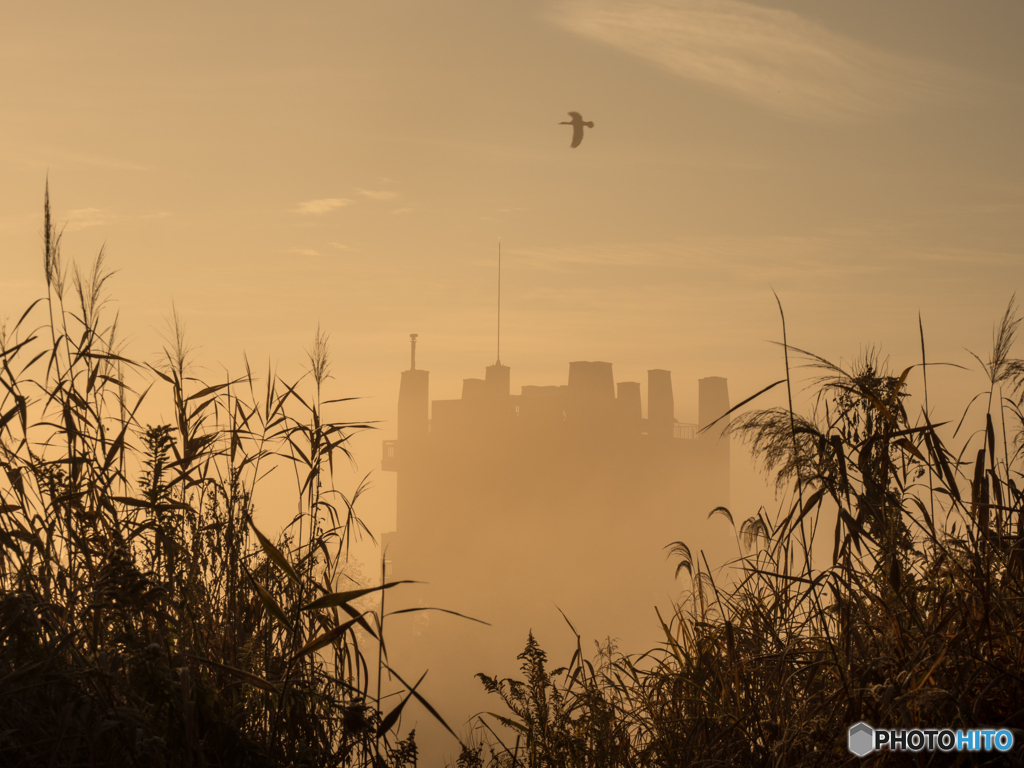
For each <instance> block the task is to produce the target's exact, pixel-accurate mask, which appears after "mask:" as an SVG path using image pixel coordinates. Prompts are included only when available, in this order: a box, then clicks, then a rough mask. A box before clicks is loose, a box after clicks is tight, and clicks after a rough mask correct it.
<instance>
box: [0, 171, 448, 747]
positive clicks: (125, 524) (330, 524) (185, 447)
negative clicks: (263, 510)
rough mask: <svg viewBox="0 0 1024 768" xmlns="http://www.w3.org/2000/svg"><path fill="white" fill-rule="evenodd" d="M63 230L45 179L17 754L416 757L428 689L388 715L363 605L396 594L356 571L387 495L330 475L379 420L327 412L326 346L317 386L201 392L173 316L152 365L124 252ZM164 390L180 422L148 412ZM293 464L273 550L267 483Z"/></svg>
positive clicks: (13, 448) (7, 475) (10, 695)
mask: <svg viewBox="0 0 1024 768" xmlns="http://www.w3.org/2000/svg"><path fill="white" fill-rule="evenodd" d="M61 236H62V231H60V230H58V229H57V227H56V226H55V225H54V223H53V221H52V218H51V212H50V204H49V191H48V189H47V193H46V198H45V203H44V227H43V241H44V243H43V248H44V259H43V261H44V268H45V276H46V289H47V292H46V295H45V296H44V297H42V298H41V299H39V300H38V301H36V302H34V303H33V304H32V305H31V306H30V307H29V308H28V309H27V310H26V311H25V312H24V313H23V314H22V315H21V316H20V318H19V319H18V320H17V321H16V322H14V323H13V324H12V325H10V326H9V327H4V328H3V330H2V333H0V469H2V475H0V764H3V765H5V766H21V765H24V766H35V765H47V766H55V767H59V766H72V765H74V766H99V765H117V766H147V767H148V766H193V765H194V766H228V765H230V766H249V765H252V766H275V765H309V766H348V765H351V766H369V765H373V766H400V765H411V764H415V762H416V758H417V749H416V744H415V739H414V737H413V736H410V737H408V738H406V739H404V740H402V739H399V738H397V736H396V733H397V730H396V728H397V726H398V725H399V721H400V717H401V713H402V711H403V707H404V706H405V704H406V703H407V702H408V701H410V700H411V699H413V698H415V699H419V700H420V701H422V699H421V698H420V697H419V694H418V693H416V689H415V686H406V687H405V688H404V689H403V690H401V692H400V693H399V694H397V695H395V696H394V699H393V700H385V701H382V699H381V694H380V686H379V680H380V676H381V674H387V673H388V672H389V669H388V662H387V654H386V650H385V649H384V643H383V633H382V631H381V628H382V624H383V619H382V617H381V615H380V612H379V610H376V609H375V606H374V605H373V604H372V602H371V604H370V605H369V606H367V605H365V603H366V601H367V600H369V599H370V598H367V596H371V597H372V596H373V594H374V593H378V592H381V591H382V590H387V589H390V588H392V587H394V586H396V583H384V582H383V580H382V581H381V582H378V583H376V584H374V585H366V584H361V583H356V582H355V581H354V580H353V578H352V576H351V570H352V569H351V568H350V567H349V563H350V559H349V547H350V545H351V544H352V543H353V542H354V541H355V540H357V539H358V537H359V536H360V535H363V534H366V533H367V531H366V529H365V526H363V524H362V521H361V520H360V519H359V517H358V515H357V514H356V508H355V505H356V502H357V499H358V496H359V495H360V494H361V493H362V492H363V490H365V484H362V485H360V486H359V488H358V489H357V490H356V492H355V493H354V494H351V496H348V495H346V494H344V493H342V492H341V491H339V490H337V489H335V488H334V487H333V483H332V478H333V474H334V469H335V465H336V464H337V463H338V462H339V461H345V460H347V459H350V458H351V454H350V452H349V446H350V443H351V440H352V438H353V436H354V435H356V434H358V433H359V432H361V431H364V430H366V429H368V428H370V427H371V425H370V424H368V423H354V422H343V421H332V420H330V419H327V418H325V411H326V410H329V409H330V408H333V407H334V405H335V404H336V403H338V402H341V401H339V400H332V399H329V398H328V397H327V393H326V387H327V386H328V379H329V378H330V374H329V369H330V358H329V353H328V346H327V339H326V337H325V336H324V335H323V334H321V333H320V332H319V331H318V332H317V336H316V338H315V341H314V344H313V346H312V348H311V349H310V350H309V354H308V357H309V373H308V374H307V375H306V376H304V377H302V378H300V379H299V380H297V381H292V382H287V381H285V380H284V379H282V378H280V377H278V376H277V375H276V374H275V373H274V372H273V371H272V370H271V371H268V372H267V375H266V377H265V379H264V380H263V383H262V385H261V384H260V383H259V381H258V379H257V377H256V376H255V375H254V374H253V372H252V371H251V370H250V367H249V364H248V362H246V364H245V372H244V375H241V376H238V377H237V378H230V377H225V378H224V379H223V380H219V381H215V382H203V381H200V380H198V379H197V378H195V377H194V376H193V375H192V374H191V368H190V365H189V347H188V343H187V339H186V335H185V331H184V324H183V323H182V322H181V321H180V318H178V317H177V315H175V316H174V319H173V321H172V323H171V331H170V334H169V338H168V343H167V346H166V348H165V349H164V351H163V355H162V360H161V362H160V363H159V364H156V365H145V364H141V363H139V362H136V361H133V360H132V359H130V358H129V357H127V356H126V354H125V352H124V350H123V348H122V347H121V345H120V343H119V340H118V333H117V328H118V325H117V318H116V317H114V318H113V319H111V318H110V317H109V311H108V307H107V306H106V295H107V294H106V291H107V286H108V281H109V280H110V277H111V273H110V272H109V271H108V270H107V269H106V267H105V265H104V259H103V253H102V251H101V252H100V254H99V256H98V257H97V258H96V260H95V263H94V265H93V267H92V269H91V270H81V269H79V268H77V267H72V268H70V269H69V268H68V267H67V266H66V265H65V264H64V262H63V260H62V256H61V239H62V237H61ZM40 315H41V317H40ZM155 397H163V398H167V399H166V400H164V401H163V402H164V403H166V404H169V411H170V413H172V414H173V416H172V419H171V420H170V421H171V423H166V424H155V425H150V424H144V423H142V422H141V421H140V414H141V413H145V412H150V411H151V410H152V409H149V410H147V409H146V408H144V403H148V401H150V400H152V399H153V398H155ZM165 407H166V406H165ZM281 462H285V463H287V464H290V465H291V466H292V467H294V468H295V474H296V479H297V483H296V493H295V499H296V500H297V504H296V511H295V514H294V518H293V519H292V521H291V523H290V524H289V525H287V526H286V527H285V528H284V530H283V531H282V533H281V534H280V536H279V537H275V538H273V539H272V538H271V537H270V536H268V535H266V534H265V533H264V532H263V531H262V530H261V529H260V528H259V527H257V524H256V522H255V518H256V516H257V515H256V508H255V502H254V492H255V489H256V486H257V484H258V483H259V481H260V479H261V478H262V477H263V476H265V474H266V472H267V471H268V470H269V468H270V467H271V466H272V465H274V464H275V463H278V464H279V463H281ZM361 598H362V600H361ZM398 679H399V681H401V678H398ZM421 679H422V678H421ZM402 685H404V683H402ZM423 703H424V704H426V702H423ZM427 706H428V708H429V705H427ZM431 711H433V710H431ZM435 714H436V713H435Z"/></svg>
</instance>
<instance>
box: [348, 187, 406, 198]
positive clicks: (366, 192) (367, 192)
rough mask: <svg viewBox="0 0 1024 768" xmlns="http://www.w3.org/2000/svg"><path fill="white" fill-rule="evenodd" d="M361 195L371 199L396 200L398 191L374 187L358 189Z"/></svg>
mask: <svg viewBox="0 0 1024 768" xmlns="http://www.w3.org/2000/svg"><path fill="white" fill-rule="evenodd" d="M356 191H357V192H359V194H360V195H363V196H364V197H368V198H370V199H371V200H394V199H395V198H397V197H398V193H397V192H388V191H387V190H381V191H377V190H372V189H359V190H356Z"/></svg>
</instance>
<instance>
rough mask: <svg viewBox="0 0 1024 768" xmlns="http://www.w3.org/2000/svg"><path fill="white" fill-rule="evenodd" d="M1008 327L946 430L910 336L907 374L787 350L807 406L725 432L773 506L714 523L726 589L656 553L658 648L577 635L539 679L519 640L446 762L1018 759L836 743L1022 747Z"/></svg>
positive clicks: (719, 513) (674, 549)
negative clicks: (977, 387) (977, 736)
mask: <svg viewBox="0 0 1024 768" xmlns="http://www.w3.org/2000/svg"><path fill="white" fill-rule="evenodd" d="M780 309H781V306H780ZM1018 325H1019V320H1018V319H1017V317H1016V311H1015V305H1014V301H1013V300H1012V299H1011V301H1010V303H1009V306H1008V307H1007V310H1006V312H1005V314H1004V315H1003V317H1002V319H1001V320H1000V321H999V322H998V324H997V326H996V329H995V333H994V338H993V349H992V352H991V354H990V356H989V357H988V359H987V360H982V359H981V358H980V357H977V356H975V358H976V360H977V362H978V363H979V364H980V365H981V368H982V372H983V374H984V376H985V379H986V382H985V388H984V391H982V392H981V393H980V394H979V395H978V396H977V397H975V398H974V400H972V401H971V403H970V404H969V405H968V406H967V408H966V409H965V410H964V411H963V412H962V413H955V414H952V416H951V420H950V421H947V422H942V423H936V421H935V419H934V418H933V416H932V403H930V402H929V399H928V384H927V382H928V372H929V370H930V369H933V365H932V364H931V363H929V362H928V361H927V359H926V354H925V344H924V333H923V330H922V331H921V361H920V362H917V363H914V364H912V365H909V366H907V367H906V368H905V369H904V370H902V371H900V372H898V373H896V372H890V371H889V370H888V369H887V367H886V365H885V363H884V361H882V360H880V359H879V357H878V355H877V354H876V353H874V352H870V351H869V352H867V353H864V354H862V355H861V356H860V357H859V358H858V359H857V360H856V361H855V362H854V363H853V364H852V365H850V366H848V367H842V366H839V365H835V364H833V363H831V362H830V361H828V360H826V359H824V358H822V357H820V356H817V355H814V354H812V353H808V352H804V351H801V350H798V349H795V348H793V347H790V346H789V345H788V344H786V343H785V342H784V344H783V349H784V351H785V353H786V373H787V376H786V379H783V380H781V381H779V382H776V383H775V384H774V385H771V386H777V385H781V384H784V383H785V384H787V385H789V382H790V369H789V365H790V364H789V356H790V354H791V353H792V354H793V355H794V356H795V357H797V358H799V359H801V360H802V361H803V364H804V365H807V366H810V368H811V369H812V370H813V371H814V372H815V378H814V379H813V381H812V391H813V393H814V395H815V397H814V399H813V402H814V406H813V409H812V412H811V413H810V414H807V415H805V414H801V413H797V412H795V411H794V409H793V407H792V396H791V395H790V398H789V403H790V405H789V407H784V408H768V409H762V410H754V411H749V412H745V413H742V414H740V415H738V416H734V418H733V421H732V423H731V426H730V430H731V431H732V432H733V433H735V434H737V435H739V436H740V437H742V438H743V439H745V440H746V441H747V442H748V443H749V445H750V446H751V448H752V450H753V452H754V454H755V455H756V456H757V457H759V458H760V460H761V461H762V462H763V465H764V467H765V468H766V470H767V471H768V472H769V473H770V474H771V475H772V476H774V479H775V480H776V482H777V484H778V487H779V488H780V489H784V490H786V491H787V495H786V496H785V498H787V499H788V501H787V502H785V503H784V505H783V507H782V509H781V511H780V512H779V513H778V514H777V515H770V514H768V513H767V512H766V511H765V510H764V508H762V509H760V510H758V512H757V513H756V514H755V515H753V516H750V517H748V518H747V519H745V520H743V521H742V522H741V524H740V525H739V527H738V529H737V528H735V524H734V520H733V515H732V512H731V511H730V510H728V509H725V508H718V509H716V510H713V511H712V512H711V514H710V516H713V517H716V518H720V519H722V521H723V525H732V526H733V527H734V531H735V534H736V538H737V542H738V545H739V548H740V552H739V556H738V558H737V559H736V560H735V561H734V562H733V563H732V567H731V570H730V572H729V576H728V578H725V579H724V580H723V579H722V578H721V577H718V580H716V578H715V577H714V575H713V573H714V572H713V571H712V569H711V568H710V567H708V564H707V562H706V560H704V558H703V555H702V554H700V553H698V556H697V557H694V556H693V554H692V550H691V549H690V547H689V546H688V545H687V544H686V542H683V541H677V542H674V543H672V544H671V545H669V547H668V549H669V554H670V556H671V557H672V558H673V560H674V561H675V563H676V573H677V576H681V577H683V578H687V579H689V583H690V589H689V591H688V593H687V595H688V596H687V597H686V599H684V600H682V601H681V603H680V604H678V605H677V606H676V608H675V611H674V613H673V614H672V615H670V616H667V617H664V618H663V617H661V616H660V615H659V616H658V620H660V621H661V629H662V632H663V635H664V642H663V644H662V645H661V646H660V647H658V648H655V649H652V650H651V651H649V652H647V653H645V654H642V655H637V656H625V655H622V654H618V653H615V652H614V649H612V648H609V647H604V648H602V649H600V652H599V654H598V656H597V659H596V661H590V660H588V659H587V658H586V656H585V654H584V653H583V651H582V647H581V645H580V642H579V636H578V635H577V636H576V637H577V648H576V652H575V654H574V655H573V656H572V658H571V660H570V663H569V665H568V666H566V667H562V668H559V669H554V670H551V671H548V669H547V657H546V654H545V653H544V651H543V650H541V649H540V647H539V646H538V645H537V643H536V641H535V640H534V638H533V637H532V635H531V636H530V638H529V641H528V643H527V646H526V649H525V650H524V652H523V654H521V655H520V657H519V658H520V660H521V661H522V672H523V676H522V678H521V679H511V678H510V679H506V680H497V679H495V678H491V677H488V676H486V675H481V676H480V677H481V680H482V682H483V684H484V686H485V687H486V689H487V690H488V691H489V692H491V693H492V694H494V695H495V696H496V697H498V698H499V699H500V700H501V701H502V702H503V703H504V705H505V708H506V710H507V711H506V712H504V713H501V712H495V713H492V714H483V715H481V716H480V718H479V719H478V729H479V732H480V739H479V741H478V743H477V744H475V745H473V746H467V747H465V748H464V749H463V752H462V754H461V755H460V756H459V758H458V761H457V764H458V765H459V766H464V767H467V768H468V767H469V766H482V765H485V764H486V765H489V766H529V767H530V768H539V767H540V766H556V765H557V766H597V765H601V766H681V765H692V766H726V765H728V766H825V765H842V764H849V765H861V764H864V763H865V762H869V763H870V764H872V765H904V764H905V765H911V764H912V765H925V764H927V765H950V764H964V765H966V764H972V765H977V764H991V765H996V764H998V765H1018V764H1020V763H1021V759H1020V758H1019V756H1018V755H1019V749H1015V751H1014V752H1013V753H1009V754H1003V753H999V752H993V753H974V754H970V755H968V754H966V753H964V754H957V753H951V754H945V753H941V752H936V753H934V754H931V753H921V754H917V755H915V754H910V753H898V752H889V751H883V752H880V753H875V754H874V755H873V756H872V757H871V758H870V759H868V760H866V761H865V760H862V759H861V758H858V757H854V756H853V755H852V754H850V753H849V752H848V750H847V746H846V732H847V729H848V727H849V726H851V725H852V724H854V723H856V722H857V721H860V720H866V721H868V722H871V723H873V724H874V725H876V726H879V727H887V728H901V727H904V728H912V727H920V728H925V727H933V728H946V727H948V728H965V729H966V728H975V727H992V728H1007V729H1010V730H1011V731H1012V732H1013V733H1014V735H1015V738H1016V740H1017V741H1018V743H1019V742H1021V741H1022V740H1024V498H1022V493H1021V490H1020V488H1019V486H1018V483H1019V480H1020V476H1021V474H1020V473H1021V452H1022V451H1024V419H1022V402H1024V363H1022V361H1020V360H1018V359H1014V358H1012V357H1011V356H1010V353H1011V348H1012V344H1013V341H1014V337H1015V334H1016V332H1017V330H1018ZM915 369H920V372H921V373H922V374H924V375H923V376H922V379H921V380H922V390H921V395H922V398H921V400H919V401H917V402H916V404H915V401H914V400H912V399H911V393H910V391H909V385H908V381H909V377H910V376H911V374H912V373H913V372H914V371H915ZM770 388H771V387H767V388H766V390H767V389H770ZM766 390H762V392H764V391H766ZM759 394H760V393H759ZM751 399H753V398H751ZM747 402H749V400H748V401H745V402H744V403H743V404H741V405H740V406H737V407H736V408H734V409H733V411H736V410H737V409H739V408H740V407H741V406H743V405H745V404H746V403H747ZM982 408H983V410H982ZM972 423H973V424H975V431H973V432H971V431H970V429H969V426H968V425H969V424H972ZM940 434H944V435H946V436H947V437H946V439H945V440H944V439H943V438H942V437H940ZM952 442H955V443H956V444H958V445H959V446H960V447H959V448H958V449H957V450H955V451H954V450H952V449H951V448H950V447H949V445H948V443H952ZM825 541H827V544H828V546H827V547H824V548H823V547H821V544H822V542H825ZM815 542H817V543H818V544H817V546H815V547H814V552H812V544H814V543H815ZM822 549H825V550H826V551H825V552H822V551H821V550H822ZM720 582H722V583H720ZM496 723H500V724H501V725H503V726H505V727H506V729H505V730H504V731H501V732H499V729H497V728H496V727H495V724H496ZM509 733H511V734H512V736H509V735H508V734H509Z"/></svg>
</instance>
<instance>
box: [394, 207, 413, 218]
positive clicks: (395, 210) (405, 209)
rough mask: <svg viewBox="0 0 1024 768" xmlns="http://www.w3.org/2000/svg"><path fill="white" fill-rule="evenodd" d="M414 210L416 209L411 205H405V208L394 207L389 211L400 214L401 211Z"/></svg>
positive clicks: (408, 211)
mask: <svg viewBox="0 0 1024 768" xmlns="http://www.w3.org/2000/svg"><path fill="white" fill-rule="evenodd" d="M415 210H416V209H415V208H413V207H411V206H406V207H405V208H395V209H394V210H393V211H391V213H393V214H395V215H396V216H400V215H402V214H403V213H412V212H413V211H415Z"/></svg>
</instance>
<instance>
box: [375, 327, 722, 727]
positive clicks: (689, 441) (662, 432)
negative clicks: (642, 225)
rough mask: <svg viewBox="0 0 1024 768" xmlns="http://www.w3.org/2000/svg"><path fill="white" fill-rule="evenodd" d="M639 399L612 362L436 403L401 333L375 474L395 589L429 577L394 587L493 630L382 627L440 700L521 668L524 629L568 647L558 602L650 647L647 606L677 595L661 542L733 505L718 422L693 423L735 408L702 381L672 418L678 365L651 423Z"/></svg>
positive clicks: (651, 382) (718, 383)
mask: <svg viewBox="0 0 1024 768" xmlns="http://www.w3.org/2000/svg"><path fill="white" fill-rule="evenodd" d="M642 405H643V404H642V385H641V383H640V382H632V381H625V382H617V383H616V382H615V381H614V377H613V372H612V364H611V363H607V362H587V361H580V362H572V363H570V364H569V374H568V381H567V383H565V384H558V385H549V386H535V385H523V386H521V388H520V391H519V394H512V387H511V368H510V367H509V366H506V365H502V364H501V363H500V361H499V362H497V363H495V364H494V365H491V366H488V367H487V368H486V370H485V373H484V377H483V378H469V379H465V380H464V381H463V386H462V397H461V398H459V399H457V400H434V401H433V402H432V403H431V401H430V390H429V373H428V372H427V371H426V370H421V369H419V368H417V367H416V336H415V335H413V336H412V361H411V365H410V367H409V370H407V371H403V372H402V374H401V387H400V390H399V398H398V425H397V426H398V436H397V440H390V441H385V442H384V445H383V469H384V470H386V471H392V472H396V473H397V510H396V525H395V531H394V532H391V533H386V534H384V536H383V540H382V547H383V549H384V552H385V555H384V557H385V563H386V565H385V567H386V571H387V574H388V580H394V579H415V580H417V581H421V582H426V584H423V585H418V586H417V587H416V589H415V590H413V591H412V592H411V593H410V592H409V591H407V592H406V593H405V594H414V595H416V596H418V599H417V598H416V597H414V598H412V604H413V605H420V606H422V605H432V606H439V607H442V608H447V609H451V610H455V611H458V612H460V613H464V614H468V615H470V616H473V617H475V618H479V619H481V620H484V621H487V622H490V623H491V625H492V626H491V627H483V626H481V625H479V624H471V623H469V622H465V621H463V620H460V619H457V618H455V617H451V616H447V615H439V614H428V615H418V618H416V619H414V620H412V621H411V622H410V623H409V624H407V625H406V627H407V628H408V631H407V632H405V630H401V629H395V628H392V630H390V631H389V635H388V642H389V647H390V648H391V651H390V652H391V654H392V655H393V656H396V655H397V656H400V657H402V659H403V668H407V667H408V664H409V663H412V664H413V665H414V666H415V665H419V666H420V667H421V668H430V669H431V677H435V671H439V674H440V676H441V677H442V678H443V679H444V683H443V685H444V686H445V688H444V691H442V692H441V694H440V697H441V699H442V705H443V704H444V701H443V699H444V696H447V695H450V696H451V698H452V699H453V702H452V704H451V705H450V706H461V705H462V704H463V703H464V701H463V698H462V695H461V694H459V695H456V694H455V693H454V692H453V690H454V689H452V687H451V686H452V685H453V683H452V681H451V678H452V677H454V678H455V679H456V680H458V681H459V682H458V685H456V688H458V687H459V686H461V685H462V684H463V681H464V682H465V685H466V686H467V687H469V688H473V689H474V690H476V689H479V688H480V685H479V683H478V682H476V681H474V680H473V679H472V678H473V675H474V674H475V673H477V672H485V673H487V674H499V675H508V674H513V673H515V671H516V670H517V668H518V662H517V661H516V658H515V657H516V654H517V653H518V652H519V651H521V650H522V648H523V645H524V644H525V640H526V636H527V632H528V631H530V630H531V629H532V630H534V632H535V634H536V635H537V636H538V639H539V641H540V642H541V644H542V646H545V647H546V646H547V645H548V644H551V645H552V646H553V645H554V644H556V643H562V641H564V640H566V638H569V639H571V640H572V643H573V644H574V643H575V639H574V638H572V636H571V632H570V631H569V630H568V629H567V627H566V624H565V622H564V620H563V619H562V618H561V616H560V615H559V613H558V611H557V610H555V608H554V606H553V605H552V603H554V605H557V607H558V609H560V610H561V611H563V612H564V613H565V615H566V616H567V617H568V618H569V619H570V620H571V621H572V622H573V623H574V625H575V626H576V628H577V629H578V630H579V631H580V632H581V634H586V635H589V636H590V637H593V638H595V639H596V638H604V637H605V636H611V637H615V638H619V642H620V645H624V644H630V643H643V642H656V641H657V635H658V632H660V630H659V629H658V623H657V618H656V616H655V614H654V606H655V605H656V604H657V605H661V606H665V604H666V603H667V602H668V601H669V599H670V597H671V596H673V595H675V594H677V593H678V592H679V590H680V584H679V583H678V582H675V581H674V579H673V571H674V564H673V563H670V562H668V561H667V560H666V553H665V550H664V548H665V546H666V545H667V544H669V543H670V542H672V541H675V540H677V539H685V537H686V533H687V530H688V529H689V528H691V526H692V525H693V523H694V521H696V520H703V519H704V518H706V517H707V515H708V513H709V512H710V511H711V510H712V509H713V508H715V507H717V506H728V504H729V438H728V435H724V434H723V428H724V427H725V425H726V424H727V420H724V419H723V420H722V421H719V422H718V423H717V424H715V425H714V426H713V427H712V428H711V429H709V430H707V431H704V432H702V431H701V429H702V428H703V427H705V426H707V425H709V424H711V423H712V422H714V421H715V420H716V419H718V418H719V417H720V416H722V415H723V414H724V413H725V412H726V411H728V409H729V395H728V386H727V382H726V380H725V379H724V378H720V377H714V376H712V377H707V378H702V379H700V380H699V407H698V413H699V423H698V424H695V425H694V424H683V423H680V422H678V421H677V420H676V418H675V403H674V398H673V392H672V375H671V373H670V372H669V371H666V370H658V369H655V370H650V371H648V372H647V417H646V418H644V417H643V408H642ZM392 594H394V595H395V598H397V597H398V595H397V593H389V598H388V599H389V600H390V599H392V597H391V595H392ZM403 632H405V634H403ZM545 637H546V639H545ZM585 642H586V641H585ZM588 644H589V643H588ZM647 647H648V648H649V647H650V645H648V646H647ZM624 650H637V649H636V648H624ZM643 650H646V648H644V649H643ZM565 660H566V661H567V659H565ZM441 684H442V683H440V681H436V682H435V686H436V685H441ZM434 692H435V693H434V695H435V697H437V696H438V688H436V687H435V689H434ZM428 698H429V697H428ZM485 703H486V702H485ZM490 706H491V707H493V706H495V705H494V704H493V703H490ZM482 708H483V707H482V706H477V707H476V710H474V711H478V710H479V709H482ZM471 714H473V712H472V711H469V712H467V714H466V716H467V717H468V716H469V715H471ZM456 720H458V717H456Z"/></svg>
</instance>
